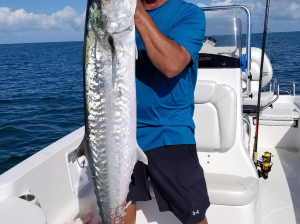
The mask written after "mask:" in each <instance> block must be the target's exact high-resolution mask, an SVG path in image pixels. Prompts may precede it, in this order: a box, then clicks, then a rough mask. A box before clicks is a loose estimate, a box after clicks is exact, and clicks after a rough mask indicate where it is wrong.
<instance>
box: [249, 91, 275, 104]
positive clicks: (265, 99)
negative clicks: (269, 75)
mask: <svg viewBox="0 0 300 224" xmlns="http://www.w3.org/2000/svg"><path fill="white" fill-rule="evenodd" d="M273 97H274V92H272V91H270V92H262V93H261V100H260V106H261V107H264V106H266V105H267V104H268V103H270V102H271V101H272V99H273ZM244 105H251V106H257V95H255V96H253V97H252V99H251V98H245V99H244Z"/></svg>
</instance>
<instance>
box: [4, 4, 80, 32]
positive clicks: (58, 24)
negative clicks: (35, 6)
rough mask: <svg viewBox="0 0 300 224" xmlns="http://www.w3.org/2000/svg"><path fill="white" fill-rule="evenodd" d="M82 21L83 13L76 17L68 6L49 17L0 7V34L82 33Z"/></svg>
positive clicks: (75, 13) (76, 14) (74, 12)
mask: <svg viewBox="0 0 300 224" xmlns="http://www.w3.org/2000/svg"><path fill="white" fill-rule="evenodd" d="M84 20H85V13H83V14H81V15H78V13H77V12H76V11H75V10H74V9H73V8H71V7H70V6H66V7H65V8H64V9H63V10H60V11H57V12H55V13H53V14H51V15H45V14H34V13H27V12H26V11H25V10H24V9H18V10H16V11H11V9H10V8H7V7H0V32H3V31H18V32H20V31H24V32H25V31H26V32H28V31H37V30H40V31H46V30H60V31H82V30H83V26H84Z"/></svg>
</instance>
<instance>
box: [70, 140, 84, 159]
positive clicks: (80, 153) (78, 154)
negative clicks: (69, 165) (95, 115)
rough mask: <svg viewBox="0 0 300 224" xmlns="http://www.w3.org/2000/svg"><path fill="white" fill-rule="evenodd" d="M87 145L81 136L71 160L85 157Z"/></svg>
mask: <svg viewBox="0 0 300 224" xmlns="http://www.w3.org/2000/svg"><path fill="white" fill-rule="evenodd" d="M86 151H87V147H86V141H85V138H84V137H83V139H82V141H81V143H80V145H79V146H78V148H77V149H76V150H75V153H74V155H73V158H72V162H73V163H74V162H75V161H76V160H77V159H78V158H79V157H81V156H85V157H86V158H87V152H86Z"/></svg>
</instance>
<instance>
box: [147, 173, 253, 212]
mask: <svg viewBox="0 0 300 224" xmlns="http://www.w3.org/2000/svg"><path fill="white" fill-rule="evenodd" d="M204 175H205V180H206V185H207V191H208V196H209V200H210V203H211V204H214V205H226V206H243V205H248V204H250V203H251V202H252V201H253V200H254V199H255V198H256V197H257V194H258V180H257V179H256V178H254V177H246V178H244V177H240V176H234V175H227V174H215V173H205V174H204ZM148 187H149V190H150V195H151V197H152V198H155V194H154V191H153V187H152V185H151V181H150V180H148Z"/></svg>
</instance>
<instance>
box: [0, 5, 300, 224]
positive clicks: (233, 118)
mask: <svg viewBox="0 0 300 224" xmlns="http://www.w3.org/2000/svg"><path fill="white" fill-rule="evenodd" d="M233 9H235V10H242V11H244V12H245V13H246V15H247V22H246V28H247V34H246V40H247V41H246V42H247V43H246V47H245V48H242V26H243V24H244V23H242V21H241V20H240V18H226V19H208V20H207V31H206V36H207V38H206V41H205V43H204V46H203V48H202V50H201V51H200V53H199V70H198V80H197V84H196V90H195V95H194V96H195V112H194V121H195V124H196V132H195V137H196V142H197V150H198V157H199V161H200V163H201V165H202V167H203V169H204V171H205V178H206V183H207V189H208V194H209V198H210V202H211V206H210V207H209V209H208V211H207V218H208V221H209V223H210V224H219V223H230V224H271V223H272V224H282V223H287V224H295V223H297V221H296V220H298V222H299V223H300V196H299V195H300V188H299V182H300V153H299V149H300V129H299V115H300V97H299V96H296V95H295V88H296V87H295V85H294V84H292V83H291V88H290V89H289V90H283V91H282V90H280V89H279V84H280V83H281V82H284V80H272V78H273V70H272V65H271V63H270V61H269V60H268V58H267V56H266V55H265V60H264V67H263V69H264V70H263V77H262V82H261V84H262V87H264V88H263V89H265V91H263V92H261V89H259V68H260V65H261V62H260V58H261V55H262V50H261V49H258V48H252V47H251V13H250V11H249V9H248V8H246V7H245V6H239V5H235V6H219V7H218V6H215V7H208V8H203V10H204V11H205V12H210V13H214V12H218V11H220V10H233ZM259 92H261V97H260V98H261V99H260V106H259V107H257V101H258V95H259ZM257 111H259V113H258V114H259V117H258V116H257ZM257 122H259V134H258V139H259V141H258V147H257V148H258V150H257V154H258V160H257V162H256V163H254V162H253V153H256V152H255V150H254V149H253V144H254V143H255V142H254V141H253V137H254V136H255V127H256V123H257ZM83 135H84V127H82V128H79V129H78V130H75V131H74V132H72V133H70V134H69V135H67V136H65V137H63V138H62V139H60V140H58V141H56V142H54V143H53V144H51V145H49V146H48V147H46V148H44V149H42V150H41V151H39V152H38V153H36V154H34V155H33V156H31V157H29V158H28V159H26V160H25V161H23V162H21V163H20V164H18V165H16V166H15V167H13V168H12V169H10V170H8V171H7V172H5V173H4V174H2V175H1V176H0V223H1V224H46V223H47V224H79V223H83V224H98V223H101V219H100V217H99V212H98V207H97V204H96V197H95V194H94V191H93V184H92V181H91V173H90V171H89V168H88V161H87V160H86V158H85V157H84V156H82V157H80V158H79V159H78V160H77V161H75V162H74V161H73V156H74V152H75V150H76V149H77V147H78V145H79V144H80V142H81V140H82V138H83ZM253 151H254V152H253ZM199 178H200V177H197V176H194V177H192V178H190V181H189V182H188V183H186V182H185V183H181V184H182V187H183V188H185V189H186V188H189V187H191V186H192V185H193V184H194V183H197V181H200V180H199ZM149 187H150V189H151V182H150V181H149ZM151 195H152V198H153V199H152V200H151V201H147V202H138V203H137V220H136V223H138V224H148V223H149V224H150V223H158V224H177V223H178V224H179V223H180V222H179V220H178V219H177V218H176V217H175V216H174V215H173V214H172V213H170V212H159V210H158V207H157V203H156V200H155V195H154V194H153V191H152V190H151ZM195 212H197V211H195Z"/></svg>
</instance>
